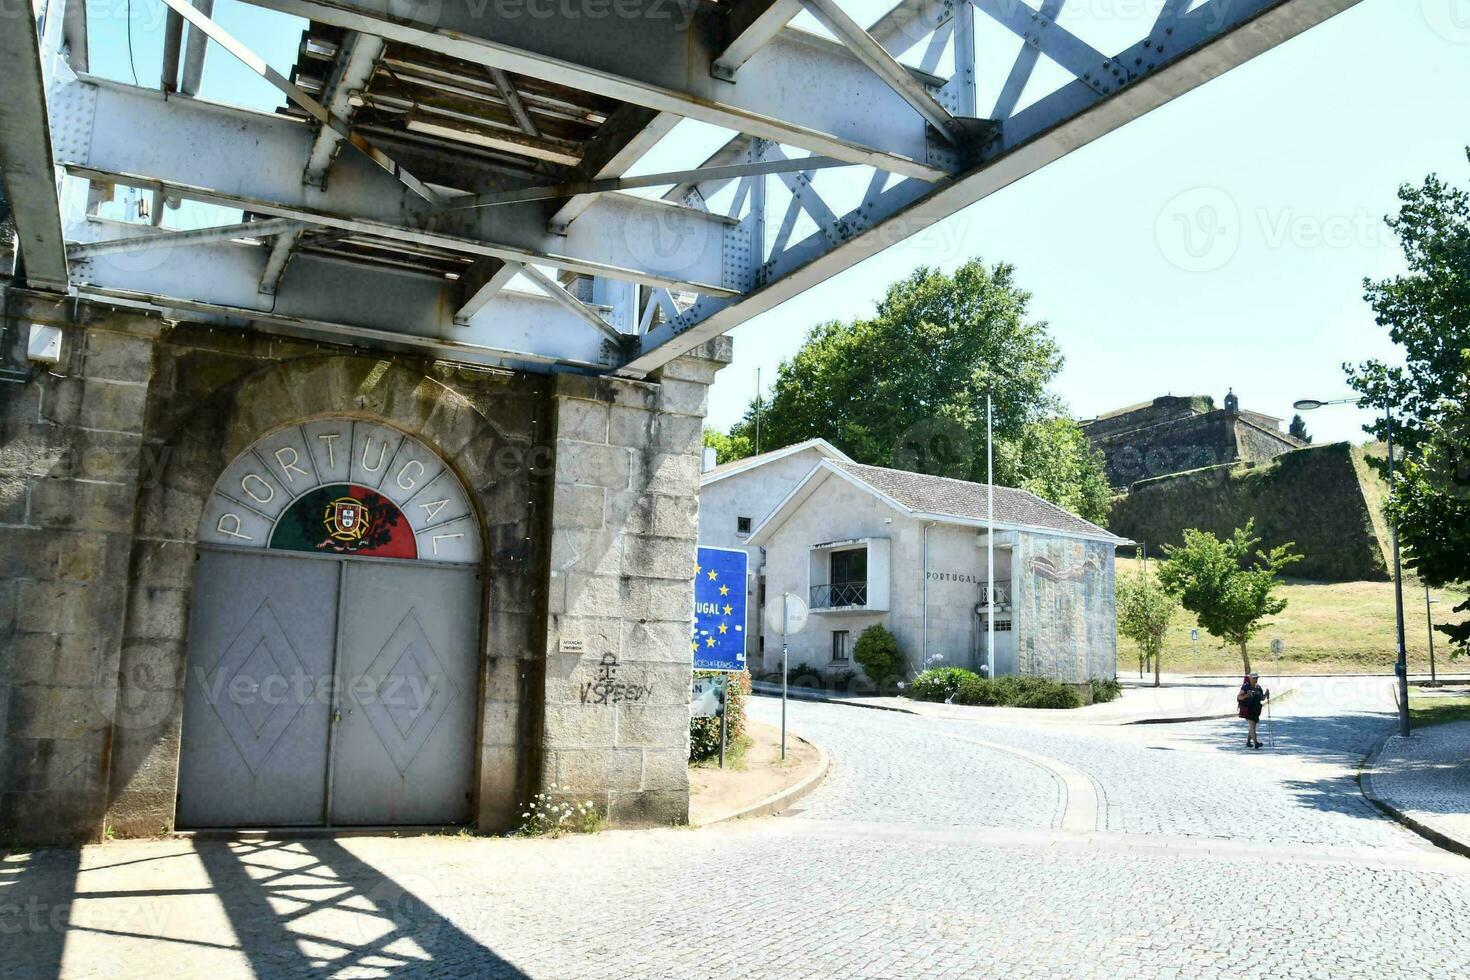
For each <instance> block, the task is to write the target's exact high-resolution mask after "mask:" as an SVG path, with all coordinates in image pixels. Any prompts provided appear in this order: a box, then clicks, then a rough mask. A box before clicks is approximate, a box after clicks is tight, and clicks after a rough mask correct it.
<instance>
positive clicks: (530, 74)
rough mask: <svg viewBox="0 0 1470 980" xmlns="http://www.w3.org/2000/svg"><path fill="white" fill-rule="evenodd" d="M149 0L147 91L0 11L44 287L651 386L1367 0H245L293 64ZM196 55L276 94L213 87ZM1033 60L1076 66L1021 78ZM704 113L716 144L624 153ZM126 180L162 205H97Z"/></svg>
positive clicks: (81, 21)
mask: <svg viewBox="0 0 1470 980" xmlns="http://www.w3.org/2000/svg"><path fill="white" fill-rule="evenodd" d="M140 2H144V3H148V2H153V3H164V4H166V5H167V7H168V22H167V26H166V30H165V49H164V72H163V77H162V79H161V81H160V84H159V85H158V86H157V87H141V86H135V85H126V84H120V83H117V82H113V81H107V80H104V79H100V78H96V77H92V76H89V75H88V74H86V71H85V67H86V57H85V43H84V38H85V14H84V8H82V7H81V4H80V2H79V0H50V3H49V8H48V12H47V13H45V14H43V16H42V17H41V18H40V19H39V24H38V26H37V29H36V31H34V32H31V31H27V30H26V29H25V24H24V23H23V22H22V23H20V24H18V25H17V24H15V23H12V25H11V26H9V27H7V28H6V29H5V30H3V31H0V61H3V62H5V63H6V64H9V65H14V66H17V68H18V70H16V71H7V72H6V73H4V74H3V75H0V171H3V174H4V178H5V191H6V201H7V202H8V206H9V211H10V213H11V217H12V220H13V221H14V222H15V225H16V230H17V237H16V244H17V248H18V252H19V260H18V265H17V275H18V276H23V277H24V280H25V281H26V282H27V283H28V284H29V285H30V286H32V287H33V288H40V289H51V290H57V291H69V292H71V293H73V294H75V295H82V296H92V297H101V298H106V299H108V300H110V301H113V302H121V303H131V304H137V305H142V306H147V307H150V308H156V309H161V310H164V311H168V312H170V313H171V314H173V315H179V316H184V315H187V316H188V317H190V318H193V319H206V320H215V321H219V322H224V323H237V324H241V325H245V324H253V325H256V326H260V327H263V328H265V329H273V330H280V331H282V332H288V333H306V334H308V335H326V336H331V337H334V338H339V339H346V340H348V341H350V342H353V343H358V344H362V345H365V346H372V347H385V348H390V349H414V350H427V351H429V352H432V353H434V354H436V355H437V356H443V357H447V358H451V359H455V360H462V361H467V362H473V363H482V364H490V365H502V366H511V367H517V368H529V369H532V370H567V369H570V370H584V371H591V372H600V373H616V374H619V375H623V376H628V377H642V376H645V375H647V374H648V373H649V372H651V371H653V370H655V369H657V368H658V367H659V366H660V365H662V364H663V363H665V362H666V361H668V360H670V359H671V358H673V357H676V356H678V355H679V354H681V353H683V352H685V351H688V350H690V349H692V348H694V347H695V346H697V345H699V344H701V343H703V342H704V341H705V340H708V339H709V338H711V337H714V336H717V335H719V334H721V333H724V332H726V331H728V330H730V329H731V328H733V327H734V326H736V325H738V324H739V323H741V322H743V321H745V320H746V319H748V318H750V317H751V316H754V315H756V314H758V313H761V312H763V311H765V310H769V309H771V308H772V307H774V306H776V305H777V304H779V303H780V302H782V301H783V300H785V299H787V298H789V297H791V296H793V295H795V294H796V293H798V292H800V291H802V290H804V289H807V288H809V287H811V286H813V285H815V284H817V283H819V282H821V281H822V280H824V279H826V278H828V277H830V276H832V275H834V274H835V273H837V272H839V271H841V270H843V269H845V268H847V267H849V266H851V265H853V264H854V263H856V262H858V261H860V260H861V259H863V258H865V257H867V256H869V255H871V254H873V253H874V252H876V251H878V250H881V249H882V248H883V247H886V246H887V245H890V244H893V243H894V242H896V241H899V240H901V239H903V238H905V237H908V236H910V235H912V234H914V233H916V232H918V231H920V230H922V229H924V228H926V227H927V226H929V225H931V224H933V223H935V222H937V221H940V220H942V219H943V218H945V217H947V216H949V215H951V214H953V213H955V212H956V211H958V210H960V209H962V208H964V207H965V206H967V205H969V204H972V203H974V202H975V201H978V200H980V199H981V198H983V197H985V196H987V195H989V194H991V193H993V192H994V191H997V190H999V189H1000V188H1002V187H1005V186H1007V185H1008V184H1010V183H1012V182H1014V181H1016V180H1019V179H1020V178H1022V177H1024V176H1026V175H1027V174H1030V173H1032V172H1034V171H1036V170H1037V169H1039V168H1041V167H1044V166H1045V165H1046V164H1048V163H1050V162H1052V161H1054V160H1056V159H1058V158H1060V157H1062V156H1064V155H1066V154H1067V153H1069V152H1071V151H1072V150H1074V149H1077V148H1078V147H1081V146H1083V145H1085V144H1087V143H1089V142H1091V141H1093V140H1095V139H1097V138H1098V137H1100V136H1103V135H1105V134H1107V133H1109V132H1111V131H1113V130H1115V129H1117V128H1119V127H1121V126H1123V125H1125V124H1126V123H1128V122H1129V121H1131V120H1133V119H1136V118H1138V117H1139V116H1141V115H1143V114H1144V113H1146V112H1148V111H1149V110H1151V109H1154V108H1156V107H1158V106H1160V105H1162V104H1164V103H1166V102H1168V101H1170V100H1171V99H1173V98H1175V97H1177V96H1179V95H1181V94H1183V93H1185V92H1187V91H1189V90H1191V89H1193V88H1195V87H1196V86H1198V85H1200V84H1202V83H1204V82H1206V81H1208V80H1210V79H1212V78H1214V77H1216V76H1218V75H1220V74H1222V73H1224V72H1226V71H1228V70H1230V69H1231V68H1233V67H1235V66H1237V65H1239V64H1241V63H1243V62H1245V61H1247V60H1249V59H1250V58H1252V57H1254V56H1256V55H1258V54H1260V53H1262V52H1264V51H1266V50H1269V49H1270V48H1272V47H1274V46H1276V45H1278V44H1281V43H1282V42H1284V41H1286V40H1288V39H1290V38H1292V37H1294V36H1296V35H1297V34H1299V33H1301V32H1303V31H1305V30H1307V29H1309V28H1311V27H1313V26H1315V25H1317V24H1319V23H1321V22H1322V21H1324V20H1326V19H1328V18H1330V17H1332V16H1333V15H1335V14H1337V13H1339V12H1341V11H1342V10H1344V9H1346V8H1348V7H1350V6H1353V5H1354V4H1355V3H1356V2H1357V0H1203V2H1199V0H1158V2H1157V3H1156V4H1155V9H1156V11H1157V12H1156V14H1154V13H1152V12H1151V15H1150V17H1149V19H1148V22H1147V23H1145V24H1143V25H1142V27H1144V28H1146V31H1145V32H1144V36H1143V37H1141V38H1139V39H1138V40H1137V41H1136V42H1134V43H1133V44H1131V45H1129V46H1127V47H1124V48H1123V49H1121V50H1115V51H1113V52H1112V53H1111V54H1105V53H1104V52H1103V51H1101V50H1099V49H1098V48H1097V47H1094V46H1093V45H1092V44H1090V43H1088V42H1087V41H1086V40H1084V39H1083V38H1082V37H1080V36H1079V35H1078V34H1077V33H1074V32H1073V31H1072V30H1069V29H1068V28H1067V27H1066V26H1064V23H1065V18H1064V16H1063V15H1064V13H1065V9H1066V4H1067V0H1031V3H1034V4H1036V6H1032V5H1031V4H1030V3H1026V2H1022V0H901V2H900V3H899V4H898V5H897V6H896V7H894V8H893V9H892V10H890V11H889V12H888V13H887V14H886V15H884V16H883V17H882V18H880V19H879V20H878V21H877V22H875V23H874V24H871V25H869V26H868V27H867V28H866V29H865V28H863V27H862V26H860V25H859V24H857V23H855V22H854V21H853V20H852V18H851V17H850V16H849V15H848V14H847V13H846V12H845V11H844V10H843V8H842V7H841V6H839V4H838V3H837V2H836V0H718V2H711V0H439V2H433V3H421V2H417V0H247V2H250V3H252V4H255V5H256V6H259V7H263V8H269V9H270V10H273V11H277V12H279V13H284V14H290V15H295V16H298V17H301V18H303V19H305V20H306V21H307V23H308V27H307V29H306V30H305V32H304V34H303V38H302V43H301V47H300V54H299V57H298V60H297V63H296V65H295V66H294V68H293V69H292V71H291V76H290V78H286V77H283V76H281V75H280V74H278V73H277V72H275V71H274V70H273V69H272V68H270V66H268V65H267V64H266V63H265V62H264V61H263V60H262V59H260V58H259V57H258V56H257V55H256V54H255V53H254V52H252V51H251V50H250V49H249V48H248V47H246V46H245V45H243V44H241V43H240V42H239V41H237V40H236V39H235V38H233V37H231V36H230V35H229V34H228V33H227V32H226V31H225V30H224V29H223V28H222V27H220V25H219V24H217V23H216V22H215V21H214V20H213V19H212V17H211V15H210V12H211V10H212V6H213V3H212V0H140ZM1072 2H1073V4H1074V7H1075V6H1076V5H1077V4H1085V3H1086V2H1087V0H1072ZM803 11H807V12H809V13H810V14H811V16H812V17H813V18H815V20H816V21H817V22H818V23H820V24H821V25H822V26H823V28H824V29H825V30H826V31H827V32H829V33H830V37H829V36H825V35H820V34H816V33H813V32H809V31H804V30H801V29H799V28H797V27H793V26H791V23H790V22H791V21H792V19H793V18H795V17H796V16H797V15H798V14H800V13H802V12H803ZM977 24H978V25H983V26H985V27H986V30H987V31H990V32H992V33H982V32H980V31H978V30H977ZM186 26H187V35H188V37H187V52H185V49H184V43H185V42H184V35H185V27H186ZM997 26H998V27H1000V28H1003V29H1004V31H1003V32H999V33H1002V34H1003V35H1004V36H1005V37H1006V38H1008V39H1009V42H1010V43H1009V44H1008V45H1006V46H1003V47H1002V46H999V45H996V44H994V43H987V44H985V45H983V46H982V45H981V44H980V43H979V42H978V38H980V37H982V36H983V37H986V38H990V37H993V36H994V33H995V32H994V28H995V27H997ZM206 50H210V51H213V52H214V54H213V57H233V58H237V59H239V60H240V61H241V62H243V63H244V64H245V65H246V66H247V67H249V68H251V69H252V70H254V71H255V72H256V73H257V74H259V75H260V76H261V77H262V78H264V79H265V80H266V81H268V82H270V83H271V84H272V85H274V86H275V87H276V88H277V89H278V90H279V91H280V92H281V94H282V96H283V98H284V100H285V106H284V108H282V109H280V110H277V111H275V112H261V111H253V110H248V109H241V108H238V107H233V106H227V105H222V104H219V103H215V102H210V101H207V100H204V99H201V98H199V97H198V96H197V95H196V94H195V93H197V92H198V90H199V86H200V73H201V72H202V71H203V68H204V63H205V51H206ZM905 58H907V59H910V60H909V61H903V60H900V59H905ZM999 59H1004V60H1003V61H1002V60H999ZM1043 59H1046V60H1047V61H1049V62H1050V63H1051V65H1050V66H1049V68H1051V69H1052V70H1055V68H1060V69H1061V71H1062V73H1063V74H1064V77H1065V79H1066V80H1065V81H1064V82H1062V83H1061V84H1059V85H1058V86H1057V87H1055V88H1053V89H1052V90H1051V91H1050V92H1049V93H1045V94H1041V95H1040V96H1039V97H1032V98H1030V99H1027V96H1028V95H1030V94H1033V93H1031V92H1030V91H1029V90H1028V85H1030V84H1031V83H1032V82H1033V76H1034V74H1035V72H1036V70H1037V68H1038V65H1039V64H1041V63H1042V61H1043ZM997 67H999V68H1004V69H1006V70H1004V71H1000V72H996V71H994V69H996V68H997ZM982 68H983V69H987V70H988V71H989V73H990V74H992V75H994V76H995V77H1002V78H1003V79H1004V80H1003V82H1002V83H1001V84H999V85H998V86H992V87H993V88H995V89H996V90H995V91H989V90H988V89H985V88H982V86H980V85H978V84H977V74H979V73H980V70H981V69H982ZM982 97H983V102H982ZM686 119H688V120H695V121H698V122H700V123H705V124H708V125H710V126H715V127H719V128H720V129H722V130H724V131H726V132H727V133H728V134H729V136H728V140H727V142H725V143H724V145H723V146H721V147H720V148H719V149H718V150H716V151H715V152H714V153H713V154H712V155H709V157H708V159H706V160H705V161H704V162H703V163H702V164H700V165H698V166H693V167H690V168H688V169H686V170H681V171H677V172H663V173H654V174H644V175H641V176H637V177H629V176H628V173H629V171H630V170H631V169H633V168H634V167H635V165H636V164H638V162H639V161H640V160H641V159H642V158H644V156H645V155H646V154H647V153H648V152H649V151H650V150H651V149H652V148H653V147H654V146H655V145H656V144H659V143H660V141H662V140H665V139H666V138H670V133H671V132H672V131H673V130H674V128H675V126H676V125H677V124H678V123H680V121H681V120H686ZM673 138H674V139H677V138H678V137H673ZM838 175H840V177H839V176H838ZM119 187H122V188H131V189H132V192H131V193H132V194H133V196H134V199H135V200H138V201H143V202H148V212H149V213H148V218H147V220H126V221H119V220H109V219H107V218H104V217H103V216H102V214H101V210H102V208H101V206H102V205H103V204H104V202H111V201H112V199H113V197H114V195H115V192H116V189H117V188H119ZM648 188H671V189H667V190H666V191H665V192H664V193H663V194H662V196H661V197H658V196H648V195H646V194H645V195H639V194H635V193H632V192H633V191H636V190H639V189H648ZM854 192H856V202H855V203H854V202H853V200H852V198H853V196H854ZM839 197H845V198H846V201H845V204H844V205H843V206H841V207H839V206H838V205H837V204H836V203H835V201H836V200H837V199H838V198H839ZM181 202H193V204H191V205H190V207H188V208H180V204H181ZM205 205H213V206H214V207H213V208H209V207H204V206H205ZM138 210H140V211H141V210H142V207H139V209H138ZM171 210H172V211H174V214H175V216H176V217H175V220H173V221H171V222H169V223H168V224H167V225H166V224H165V218H166V217H167V214H168V212H169V211H171ZM201 215H207V216H209V217H201ZM219 215H226V216H228V218H230V219H231V220H222V219H220V218H219V217H218V216H219ZM133 217H134V218H136V217H137V215H134V216H133ZM181 225H183V226H182V227H181Z"/></svg>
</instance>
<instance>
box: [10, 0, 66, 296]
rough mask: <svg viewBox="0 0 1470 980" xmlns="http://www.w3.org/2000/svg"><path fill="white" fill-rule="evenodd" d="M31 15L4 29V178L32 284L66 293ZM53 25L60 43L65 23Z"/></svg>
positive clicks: (25, 11) (13, 19) (26, 10)
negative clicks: (64, 290) (62, 25)
mask: <svg viewBox="0 0 1470 980" xmlns="http://www.w3.org/2000/svg"><path fill="white" fill-rule="evenodd" d="M30 9H31V8H30V5H29V4H26V5H24V6H23V8H22V9H21V10H20V11H18V12H16V13H14V14H12V15H11V16H10V17H8V18H7V23H6V24H5V26H4V28H3V29H0V65H4V66H5V67H4V68H3V69H0V175H3V176H4V179H5V200H6V201H7V202H9V204H10V213H11V216H12V218H13V219H14V221H15V232H16V244H17V245H18V246H19V249H20V258H21V261H22V262H23V263H24V266H25V274H26V281H27V282H29V283H30V284H31V285H33V286H36V287H39V288H45V289H65V288H66V283H67V270H66V245H65V240H64V239H63V238H62V234H61V211H60V205H59V201H58V198H57V195H56V170H55V168H54V167H53V166H52V164H51V153H50V146H51V127H50V122H49V119H48V115H47V107H46V83H45V81H44V80H43V78H42V74H41V40H40V38H39V37H38V36H37V35H36V22H35V20H34V19H33V18H32V17H31V14H30ZM58 10H59V8H58ZM52 21H53V24H54V25H55V26H54V27H53V29H54V30H55V31H56V33H57V35H58V37H59V35H60V32H61V28H60V24H61V21H62V18H61V17H59V16H58V17H54V18H52Z"/></svg>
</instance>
